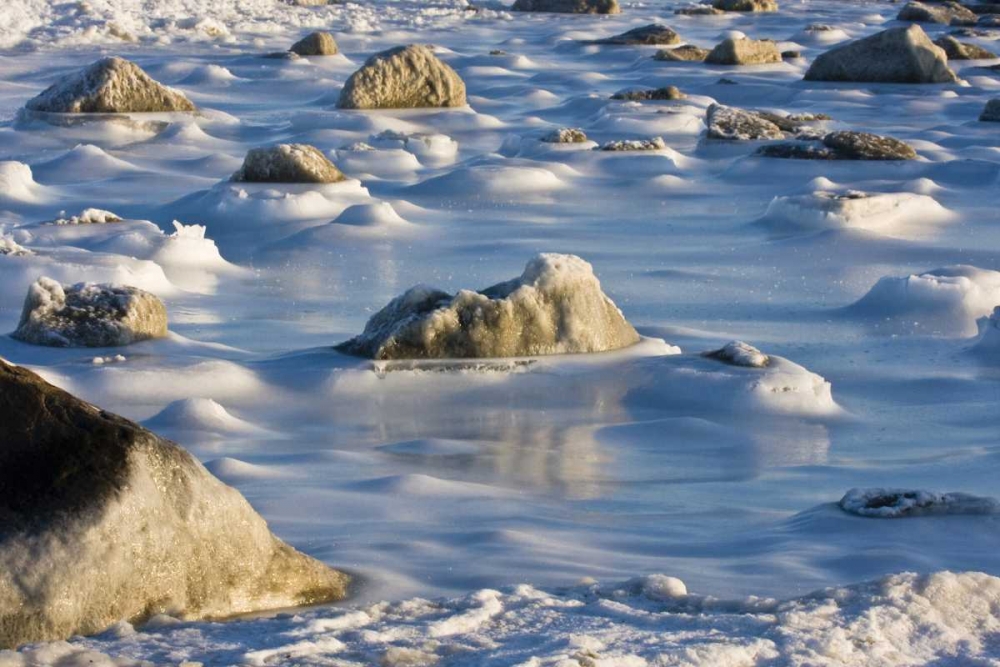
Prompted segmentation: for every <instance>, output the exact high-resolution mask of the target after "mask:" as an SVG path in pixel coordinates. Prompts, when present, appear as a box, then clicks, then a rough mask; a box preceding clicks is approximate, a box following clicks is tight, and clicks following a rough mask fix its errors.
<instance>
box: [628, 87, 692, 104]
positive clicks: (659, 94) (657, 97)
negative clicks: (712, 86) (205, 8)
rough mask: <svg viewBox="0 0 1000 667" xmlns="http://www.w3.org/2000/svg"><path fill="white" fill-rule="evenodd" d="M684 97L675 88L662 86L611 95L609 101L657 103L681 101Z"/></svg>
mask: <svg viewBox="0 0 1000 667" xmlns="http://www.w3.org/2000/svg"><path fill="white" fill-rule="evenodd" d="M685 97H687V95H685V94H684V93H682V92H681V91H680V89H679V88H678V87H677V86H664V87H663V88H647V89H645V90H623V91H621V92H618V93H615V94H614V95H612V96H611V99H613V100H626V101H628V102H658V101H666V100H683V99H684V98H685Z"/></svg>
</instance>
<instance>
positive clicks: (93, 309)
mask: <svg viewBox="0 0 1000 667" xmlns="http://www.w3.org/2000/svg"><path fill="white" fill-rule="evenodd" d="M166 335H167V309H166V307H164V305H163V302H162V301H160V300H159V299H158V298H157V297H156V296H154V295H152V294H150V293H149V292H144V291H143V290H141V289H139V288H137V287H129V286H123V285H99V284H94V283H77V284H76V285H61V284H59V283H58V282H56V281H55V280H52V279H51V278H39V279H38V280H37V281H36V282H35V283H34V284H33V285H32V286H31V287H30V288H28V296H27V297H25V299H24V309H23V310H22V311H21V321H20V323H18V325H17V329H16V330H15V331H14V333H13V334H12V336H13V337H14V338H17V339H18V340H21V341H24V342H25V343H31V344H33V345H48V346H50V347H113V346H119V345H129V344H131V343H136V342H138V341H141V340H147V339H150V338H161V337H163V336H166Z"/></svg>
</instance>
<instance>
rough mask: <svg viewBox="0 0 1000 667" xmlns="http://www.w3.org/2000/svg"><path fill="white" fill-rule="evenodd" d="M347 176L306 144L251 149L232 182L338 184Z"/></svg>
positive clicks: (320, 153)
mask: <svg viewBox="0 0 1000 667" xmlns="http://www.w3.org/2000/svg"><path fill="white" fill-rule="evenodd" d="M345 178H346V177H345V176H344V175H343V174H342V173H341V172H340V170H339V169H337V167H336V166H335V165H334V164H333V163H332V162H330V160H329V159H327V157H326V156H325V155H324V154H323V152H322V151H321V150H319V149H318V148H316V147H315V146H310V145H308V144H278V145H276V146H266V147H263V148H252V149H250V150H249V151H248V152H247V155H246V157H245V158H244V159H243V166H242V167H240V169H239V171H237V172H236V173H235V174H233V176H232V179H231V180H233V181H243V182H248V183H337V182H339V181H343V180H344V179H345Z"/></svg>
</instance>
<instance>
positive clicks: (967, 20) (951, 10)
mask: <svg viewBox="0 0 1000 667" xmlns="http://www.w3.org/2000/svg"><path fill="white" fill-rule="evenodd" d="M896 19H897V20H899V21H916V22H918V23H942V24H944V25H975V23H976V20H977V19H978V17H977V16H976V14H975V12H972V11H970V10H969V9H967V8H966V7H965V6H964V5H960V4H959V3H957V2H942V3H941V4H934V5H925V4H924V3H922V2H918V1H917V0H914V1H913V2H908V3H906V5H904V6H903V8H902V9H901V10H899V15H898V16H896Z"/></svg>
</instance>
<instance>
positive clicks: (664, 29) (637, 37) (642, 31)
mask: <svg viewBox="0 0 1000 667" xmlns="http://www.w3.org/2000/svg"><path fill="white" fill-rule="evenodd" d="M680 41H681V36H680V35H678V34H677V33H676V32H675V31H674V30H673V28H670V27H668V26H665V25H660V24H659V23H650V24H649V25H644V26H642V27H640V28H632V29H631V30H629V31H628V32H623V33H622V34H620V35H615V36H614V37H607V38H605V39H599V40H597V42H596V43H597V44H622V45H647V46H651V45H655V44H662V45H665V46H669V45H671V44H679V43H680Z"/></svg>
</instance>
